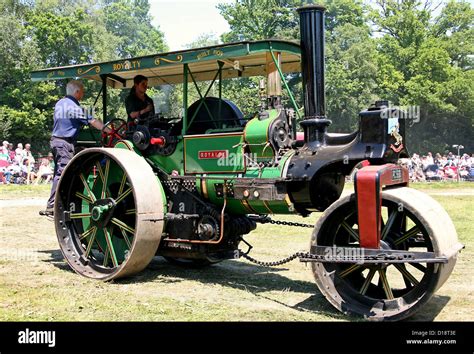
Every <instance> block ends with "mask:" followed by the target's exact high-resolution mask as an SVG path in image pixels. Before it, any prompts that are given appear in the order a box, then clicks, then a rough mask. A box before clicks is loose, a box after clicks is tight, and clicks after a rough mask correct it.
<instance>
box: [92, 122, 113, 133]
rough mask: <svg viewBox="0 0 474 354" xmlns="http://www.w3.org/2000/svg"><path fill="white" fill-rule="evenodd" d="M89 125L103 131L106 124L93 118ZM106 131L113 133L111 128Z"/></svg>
mask: <svg viewBox="0 0 474 354" xmlns="http://www.w3.org/2000/svg"><path fill="white" fill-rule="evenodd" d="M89 124H90V125H92V126H93V127H94V128H96V129H98V130H102V129H103V128H104V123H102V122H101V121H100V120H97V119H95V118H92V120H91V121H89ZM104 131H105V132H106V133H111V132H112V130H110V129H109V128H105V129H104Z"/></svg>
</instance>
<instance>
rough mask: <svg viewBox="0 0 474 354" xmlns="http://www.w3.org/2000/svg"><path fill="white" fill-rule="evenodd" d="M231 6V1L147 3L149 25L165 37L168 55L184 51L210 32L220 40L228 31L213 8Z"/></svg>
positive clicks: (152, 0)
mask: <svg viewBox="0 0 474 354" xmlns="http://www.w3.org/2000/svg"><path fill="white" fill-rule="evenodd" d="M231 2H233V0H194V1H193V0H150V5H151V9H150V13H151V16H152V17H153V22H152V24H153V25H157V26H159V28H160V30H161V31H162V32H163V33H164V34H165V39H166V42H167V43H168V46H169V49H170V51H172V50H179V49H184V47H185V46H186V45H187V44H189V43H191V42H193V41H194V40H195V39H197V37H199V35H200V34H203V33H211V32H212V33H215V34H216V36H217V37H219V36H220V35H221V34H222V33H224V32H227V31H229V25H228V24H227V21H226V20H224V18H223V17H222V16H221V15H220V13H219V11H218V10H217V9H216V5H217V4H219V3H231Z"/></svg>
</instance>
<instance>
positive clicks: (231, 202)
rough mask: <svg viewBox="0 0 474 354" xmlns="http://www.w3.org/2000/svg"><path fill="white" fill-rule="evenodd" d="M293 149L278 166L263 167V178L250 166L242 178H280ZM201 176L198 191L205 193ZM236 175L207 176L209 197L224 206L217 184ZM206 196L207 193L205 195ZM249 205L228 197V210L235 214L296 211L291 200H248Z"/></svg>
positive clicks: (287, 212)
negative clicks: (217, 192)
mask: <svg viewBox="0 0 474 354" xmlns="http://www.w3.org/2000/svg"><path fill="white" fill-rule="evenodd" d="M293 153H294V152H293V151H289V152H288V153H287V154H285V155H284V156H283V157H282V158H281V160H280V163H279V164H278V166H277V167H265V168H263V169H262V174H261V178H259V177H258V176H259V170H258V169H256V168H249V169H247V171H246V172H245V173H244V174H243V175H242V176H241V177H242V178H258V179H270V178H280V177H282V174H283V168H284V166H285V164H286V162H287V161H288V158H289V157H290V156H292V155H293ZM199 177H200V176H197V178H196V186H197V187H198V192H199V193H201V194H202V195H204V193H203V191H202V189H201V179H200V178H199ZM236 177H237V176H236V175H230V174H227V175H225V174H219V175H212V178H207V179H206V180H205V184H206V187H207V188H206V189H207V199H208V200H209V201H210V202H211V203H213V204H215V205H217V206H220V207H222V206H223V203H224V198H222V197H218V196H217V195H216V189H215V184H222V183H224V179H226V180H227V181H229V182H230V183H232V182H233V180H234V179H235V178H236ZM204 196H205V197H206V195H204ZM248 205H250V209H248V208H247V207H246V206H245V205H244V203H242V201H241V200H237V199H232V198H227V205H226V210H227V211H228V212H231V213H235V214H253V213H255V212H258V213H261V214H293V213H295V211H294V210H293V208H292V205H291V203H290V201H289V199H287V200H283V201H278V200H275V201H267V202H263V201H260V200H255V201H253V200H252V201H248Z"/></svg>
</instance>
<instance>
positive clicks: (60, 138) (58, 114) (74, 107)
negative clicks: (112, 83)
mask: <svg viewBox="0 0 474 354" xmlns="http://www.w3.org/2000/svg"><path fill="white" fill-rule="evenodd" d="M83 97H84V86H83V85H82V83H81V82H80V81H76V80H72V81H70V82H69V83H68V84H67V86H66V97H63V98H61V99H60V100H59V101H58V102H57V103H56V106H55V107H54V125H53V134H52V137H51V143H50V145H51V149H52V150H53V158H54V177H53V185H52V187H51V195H50V197H49V199H48V203H47V205H46V210H44V211H41V212H40V214H41V215H53V210H54V209H53V207H54V198H55V195H56V187H57V185H58V182H59V179H60V178H61V174H62V172H63V170H64V168H65V167H66V165H67V164H68V163H69V161H70V160H71V159H72V157H73V156H74V145H75V143H76V140H77V135H78V134H79V129H80V128H81V127H82V126H83V125H91V126H93V127H94V128H96V129H99V130H101V129H102V128H103V127H104V124H103V123H102V122H101V121H99V120H96V119H94V118H93V117H92V114H91V112H87V111H86V110H85V109H84V108H83V107H81V105H80V103H79V101H80V100H81V99H82V98H83ZM105 130H106V132H107V130H108V128H106V129H105Z"/></svg>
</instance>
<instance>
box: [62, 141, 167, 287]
mask: <svg viewBox="0 0 474 354" xmlns="http://www.w3.org/2000/svg"><path fill="white" fill-rule="evenodd" d="M163 203H164V198H163V190H162V187H161V183H160V181H159V180H158V179H157V177H156V176H155V174H154V173H153V170H152V169H151V167H150V166H149V165H148V163H147V162H146V161H145V160H144V159H143V158H142V157H140V156H138V155H137V154H135V153H134V152H131V151H128V150H125V149H104V148H90V149H87V150H84V151H82V152H80V153H79V154H77V155H76V156H75V157H74V158H73V159H72V160H71V161H70V163H69V164H68V165H67V167H66V169H65V170H64V172H63V174H62V177H61V180H60V181H59V184H58V189H57V193H56V202H55V205H54V214H55V216H56V217H55V224H56V225H55V226H56V233H57V236H58V240H59V245H60V247H61V251H62V253H63V255H64V257H65V259H66V261H67V262H68V263H69V265H70V266H71V267H72V268H73V269H74V270H75V271H76V272H77V273H79V274H81V275H83V276H86V277H89V278H94V279H100V280H111V279H116V278H120V277H124V276H127V275H131V274H134V273H137V272H139V271H141V270H142V269H144V268H145V267H146V266H147V265H148V264H149V262H150V261H151V259H152V258H153V257H154V256H155V253H156V250H157V248H158V245H159V243H160V239H161V233H162V230H163V212H164V204H163Z"/></svg>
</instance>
